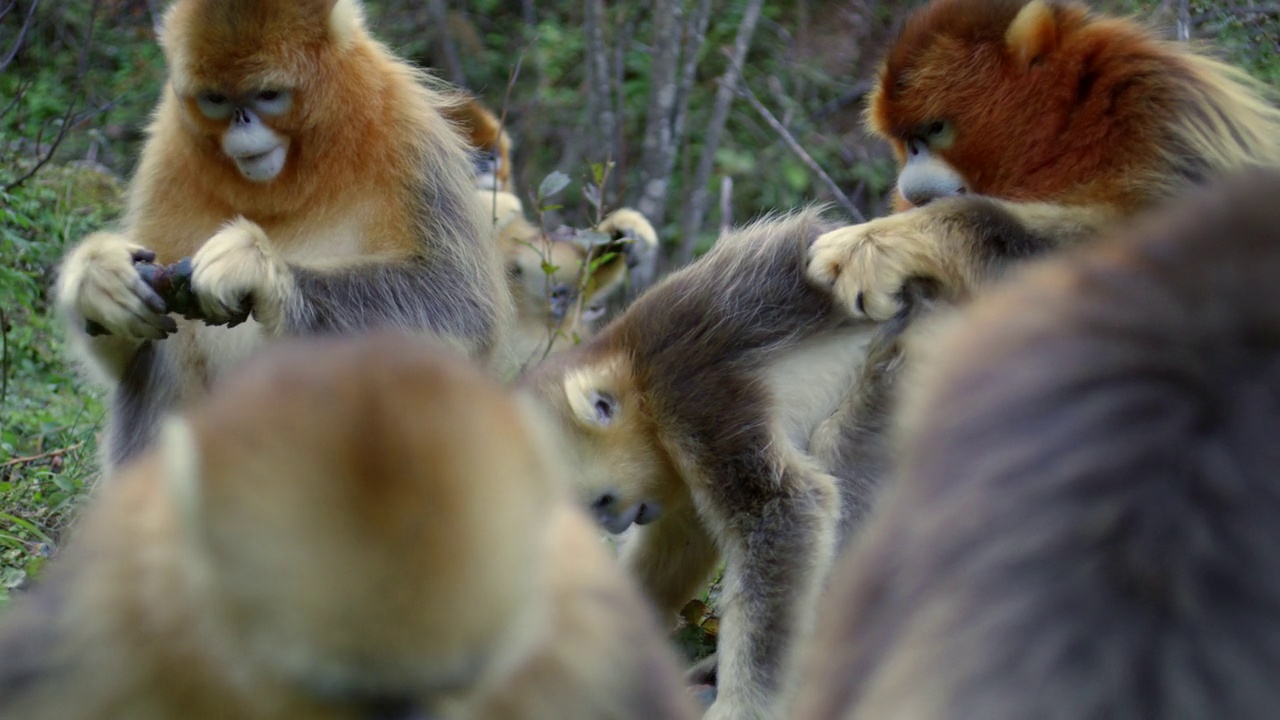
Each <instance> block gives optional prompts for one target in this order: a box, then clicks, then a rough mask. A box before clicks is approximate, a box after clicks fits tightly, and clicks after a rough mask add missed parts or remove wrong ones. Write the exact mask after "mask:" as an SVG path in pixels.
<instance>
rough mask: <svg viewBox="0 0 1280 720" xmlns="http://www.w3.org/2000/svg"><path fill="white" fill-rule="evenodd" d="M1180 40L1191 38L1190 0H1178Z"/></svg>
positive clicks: (1185, 40) (1187, 40)
mask: <svg viewBox="0 0 1280 720" xmlns="http://www.w3.org/2000/svg"><path fill="white" fill-rule="evenodd" d="M1178 40H1180V41H1182V42H1189V41H1190V40H1191V3H1190V2H1189V0H1178Z"/></svg>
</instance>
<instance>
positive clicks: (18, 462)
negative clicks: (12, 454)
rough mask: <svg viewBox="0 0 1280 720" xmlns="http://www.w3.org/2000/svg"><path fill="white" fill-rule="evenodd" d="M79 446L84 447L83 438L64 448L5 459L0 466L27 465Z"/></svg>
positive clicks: (63, 453) (77, 448)
mask: <svg viewBox="0 0 1280 720" xmlns="http://www.w3.org/2000/svg"><path fill="white" fill-rule="evenodd" d="M81 447H84V441H83V440H81V441H80V442H78V443H75V444H74V445H68V446H67V447H64V448H58V449H57V450H50V451H48V452H42V453H40V454H39V455H28V456H26V457H19V458H13V459H12V460H5V461H4V462H2V463H0V468H7V467H12V466H14V465H27V464H30V463H33V462H35V461H37V460H43V459H45V458H47V457H53V456H54V455H65V454H67V453H69V452H71V451H72V450H79V449H80V448H81Z"/></svg>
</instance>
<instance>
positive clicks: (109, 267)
mask: <svg viewBox="0 0 1280 720" xmlns="http://www.w3.org/2000/svg"><path fill="white" fill-rule="evenodd" d="M155 257H156V255H155V253H153V252H151V251H150V250H147V249H146V248H144V247H142V246H141V245H138V244H136V243H133V242H130V241H128V240H127V239H125V238H124V237H123V236H121V235H116V234H113V233H95V234H93V235H90V236H89V237H87V238H85V240H84V241H83V242H81V243H80V244H79V245H78V246H76V248H75V249H74V250H72V251H71V253H70V254H69V255H68V256H67V258H66V260H65V261H63V263H62V269H61V271H60V273H59V278H58V287H57V297H58V306H59V307H60V309H61V310H62V313H63V315H64V316H65V317H67V318H68V319H69V320H70V322H71V323H72V324H73V325H75V326H76V327H77V328H80V327H82V326H84V325H86V324H87V325H88V326H89V327H95V328H98V329H99V330H100V331H105V332H107V333H110V334H112V335H118V336H120V337H125V338H136V339H140V340H159V339H161V338H164V337H165V336H166V335H168V334H169V333H173V332H177V330H178V326H177V323H175V322H174V320H173V318H171V317H169V316H168V314H167V308H166V307H165V303H164V300H163V299H162V298H161V297H160V295H158V294H157V293H156V291H155V290H154V289H153V288H152V287H151V286H150V285H149V284H147V282H146V280H145V279H144V278H143V277H142V276H141V275H140V274H138V271H137V269H135V267H134V263H138V262H151V261H152V260H155ZM95 334H96V333H95Z"/></svg>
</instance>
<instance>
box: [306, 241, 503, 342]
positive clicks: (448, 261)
mask: <svg viewBox="0 0 1280 720" xmlns="http://www.w3.org/2000/svg"><path fill="white" fill-rule="evenodd" d="M465 262H466V258H464V257H460V256H454V255H451V254H449V253H447V252H439V253H436V254H433V255H431V256H429V257H412V258H408V259H401V260H389V261H385V262H360V263H357V264H354V265H350V266H347V267H343V268H333V269H315V268H308V267H306V266H301V265H293V264H290V266H289V268H290V271H291V272H290V274H291V275H292V280H293V292H292V293H290V295H289V300H288V301H287V302H286V305H285V319H284V322H285V327H286V330H287V331H289V332H293V333H317V332H347V331H350V330H356V329H361V328H368V327H374V326H389V327H395V328H401V329H409V330H422V329H426V330H429V331H433V332H435V333H438V334H440V335H444V336H451V337H462V338H467V339H468V340H471V341H472V342H474V343H475V344H476V345H478V346H480V347H481V348H482V349H483V348H486V347H487V344H488V343H489V342H490V341H491V340H492V338H493V335H494V333H495V330H496V325H497V323H498V310H497V307H496V303H495V301H494V299H493V298H492V297H491V295H492V293H491V292H490V288H489V287H488V286H487V285H486V284H485V283H483V282H480V281H479V279H480V277H482V276H480V275H479V273H477V271H476V270H475V269H474V268H468V267H465Z"/></svg>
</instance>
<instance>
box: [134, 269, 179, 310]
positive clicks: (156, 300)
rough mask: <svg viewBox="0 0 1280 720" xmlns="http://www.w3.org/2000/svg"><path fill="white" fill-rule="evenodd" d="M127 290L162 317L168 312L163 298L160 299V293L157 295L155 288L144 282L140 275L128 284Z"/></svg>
mask: <svg viewBox="0 0 1280 720" xmlns="http://www.w3.org/2000/svg"><path fill="white" fill-rule="evenodd" d="M129 289H130V290H132V291H133V294H134V295H136V296H138V299H140V300H141V301H142V302H143V304H145V305H146V306H147V307H149V308H151V310H153V311H154V312H156V313H159V314H161V315H163V314H165V313H167V312H168V311H169V308H168V306H167V305H166V304H165V301H164V298H162V297H160V293H157V292H156V290H155V288H153V287H151V284H150V283H148V282H147V281H146V280H144V279H143V278H142V276H141V275H139V276H137V277H135V278H134V279H133V282H131V283H129Z"/></svg>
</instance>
